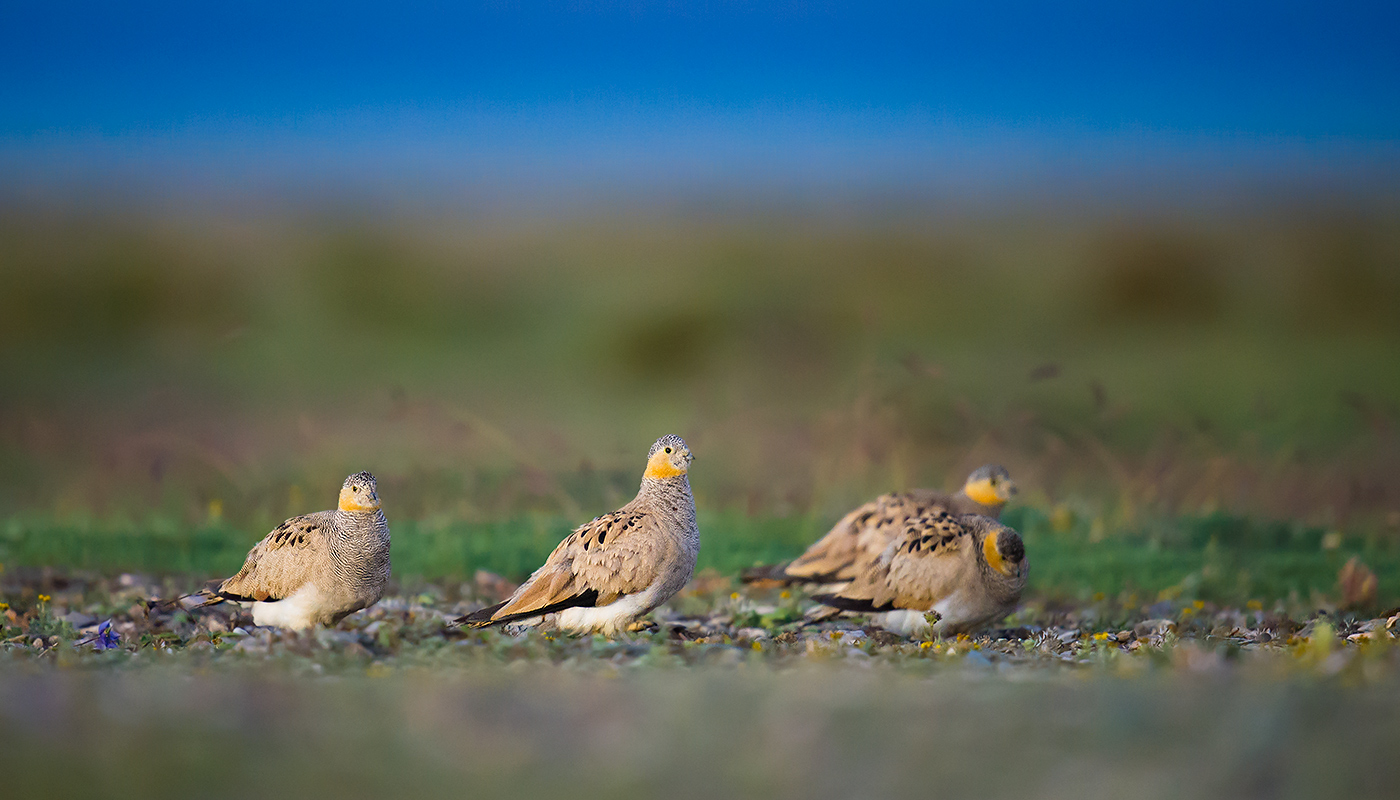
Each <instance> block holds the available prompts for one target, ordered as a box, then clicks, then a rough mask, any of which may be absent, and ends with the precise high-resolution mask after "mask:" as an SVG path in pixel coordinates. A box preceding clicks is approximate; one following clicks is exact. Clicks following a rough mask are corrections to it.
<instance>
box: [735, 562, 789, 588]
mask: <svg viewBox="0 0 1400 800" xmlns="http://www.w3.org/2000/svg"><path fill="white" fill-rule="evenodd" d="M789 563H791V562H787V561H784V562H783V563H781V564H764V565H762V566H757V567H749V568H748V569H746V570H744V571H742V572H740V573H739V580H740V581H742V582H743V583H762V582H764V581H776V582H778V583H781V584H783V585H784V586H786V585H787V584H790V583H792V582H793V579H792V578H789V577H788V576H787V574H786V573H785V572H784V570H786V569H787V567H788V564H789Z"/></svg>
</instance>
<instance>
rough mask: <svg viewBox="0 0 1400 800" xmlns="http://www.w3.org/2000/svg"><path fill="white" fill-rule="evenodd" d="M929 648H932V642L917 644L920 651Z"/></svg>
mask: <svg viewBox="0 0 1400 800" xmlns="http://www.w3.org/2000/svg"><path fill="white" fill-rule="evenodd" d="M930 647H933V642H919V649H920V650H927V649H929V648H930Z"/></svg>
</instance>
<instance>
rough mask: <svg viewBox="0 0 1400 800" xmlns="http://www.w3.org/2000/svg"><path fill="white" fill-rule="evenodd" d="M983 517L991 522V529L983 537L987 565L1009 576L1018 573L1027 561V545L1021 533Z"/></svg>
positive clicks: (983, 550) (983, 549)
mask: <svg viewBox="0 0 1400 800" xmlns="http://www.w3.org/2000/svg"><path fill="white" fill-rule="evenodd" d="M983 519H986V520H987V522H988V523H990V525H989V526H988V527H989V528H990V530H988V531H987V535H986V536H984V537H983V538H982V555H983V556H984V557H985V558H986V559H987V566H989V567H991V568H992V569H994V570H996V571H997V572H999V573H1001V574H1002V575H1005V576H1007V577H1011V576H1013V575H1016V574H1017V573H1018V572H1020V571H1021V570H1022V569H1023V568H1024V566H1023V565H1024V564H1025V561H1026V545H1025V542H1022V541H1021V534H1019V533H1017V532H1016V531H1013V530H1012V529H1010V528H1008V527H1006V526H1005V525H1002V524H1001V523H999V522H995V521H993V520H991V519H988V518H985V517H984V518H983Z"/></svg>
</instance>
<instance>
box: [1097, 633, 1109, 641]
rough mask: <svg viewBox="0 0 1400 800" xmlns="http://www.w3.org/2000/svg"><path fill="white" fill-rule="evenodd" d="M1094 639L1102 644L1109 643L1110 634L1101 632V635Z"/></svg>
mask: <svg viewBox="0 0 1400 800" xmlns="http://www.w3.org/2000/svg"><path fill="white" fill-rule="evenodd" d="M1094 639H1095V640H1097V641H1100V642H1106V641H1108V634H1107V633H1104V632H1102V631H1100V632H1099V633H1096V634H1094Z"/></svg>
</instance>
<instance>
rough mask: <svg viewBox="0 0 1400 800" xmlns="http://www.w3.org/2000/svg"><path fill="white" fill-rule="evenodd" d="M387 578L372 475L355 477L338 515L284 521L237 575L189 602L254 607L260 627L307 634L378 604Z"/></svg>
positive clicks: (384, 534) (382, 522)
mask: <svg viewBox="0 0 1400 800" xmlns="http://www.w3.org/2000/svg"><path fill="white" fill-rule="evenodd" d="M389 573H390V563H389V523H388V521H387V520H386V519H385V518H384V510H383V508H382V507H381V505H380V501H379V491H378V487H377V485H376V483H375V480H374V476H373V475H371V474H370V473H368V472H357V473H355V474H354V475H351V476H350V477H348V478H346V479H345V483H344V485H342V486H341V488H340V501H339V503H338V504H337V508H336V509H335V510H334V511H318V512H316V513H314V514H304V515H302V516H299V517H292V518H291V519H289V520H287V521H286V522H283V523H282V524H281V525H278V526H277V527H276V528H275V529H274V530H273V531H272V532H271V533H269V534H268V535H267V536H266V537H264V538H263V540H262V541H260V542H258V543H257V544H256V545H254V546H253V549H252V550H250V551H248V557H247V560H245V561H244V562H243V568H242V569H240V570H239V571H238V574H236V575H234V576H233V577H231V578H229V579H227V580H225V581H223V582H222V583H220V584H219V586H218V588H217V589H213V590H207V591H204V592H198V593H196V594H194V595H187V597H196V596H202V597H204V598H205V602H204V603H202V604H201V605H199V606H195V607H197V608H198V607H203V606H210V605H214V604H216V603H222V602H227V601H233V602H239V603H252V604H253V623H254V624H256V625H265V626H270V627H277V628H288V629H291V630H304V629H306V628H310V627H312V626H314V625H334V624H336V623H337V622H339V621H340V620H341V619H343V618H345V617H346V616H348V615H349V614H352V613H354V612H356V611H359V610H360V609H362V608H368V607H369V606H372V605H374V604H375V603H377V602H379V598H381V597H383V596H384V587H385V584H387V583H388V582H389ZM182 599H184V598H182Z"/></svg>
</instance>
